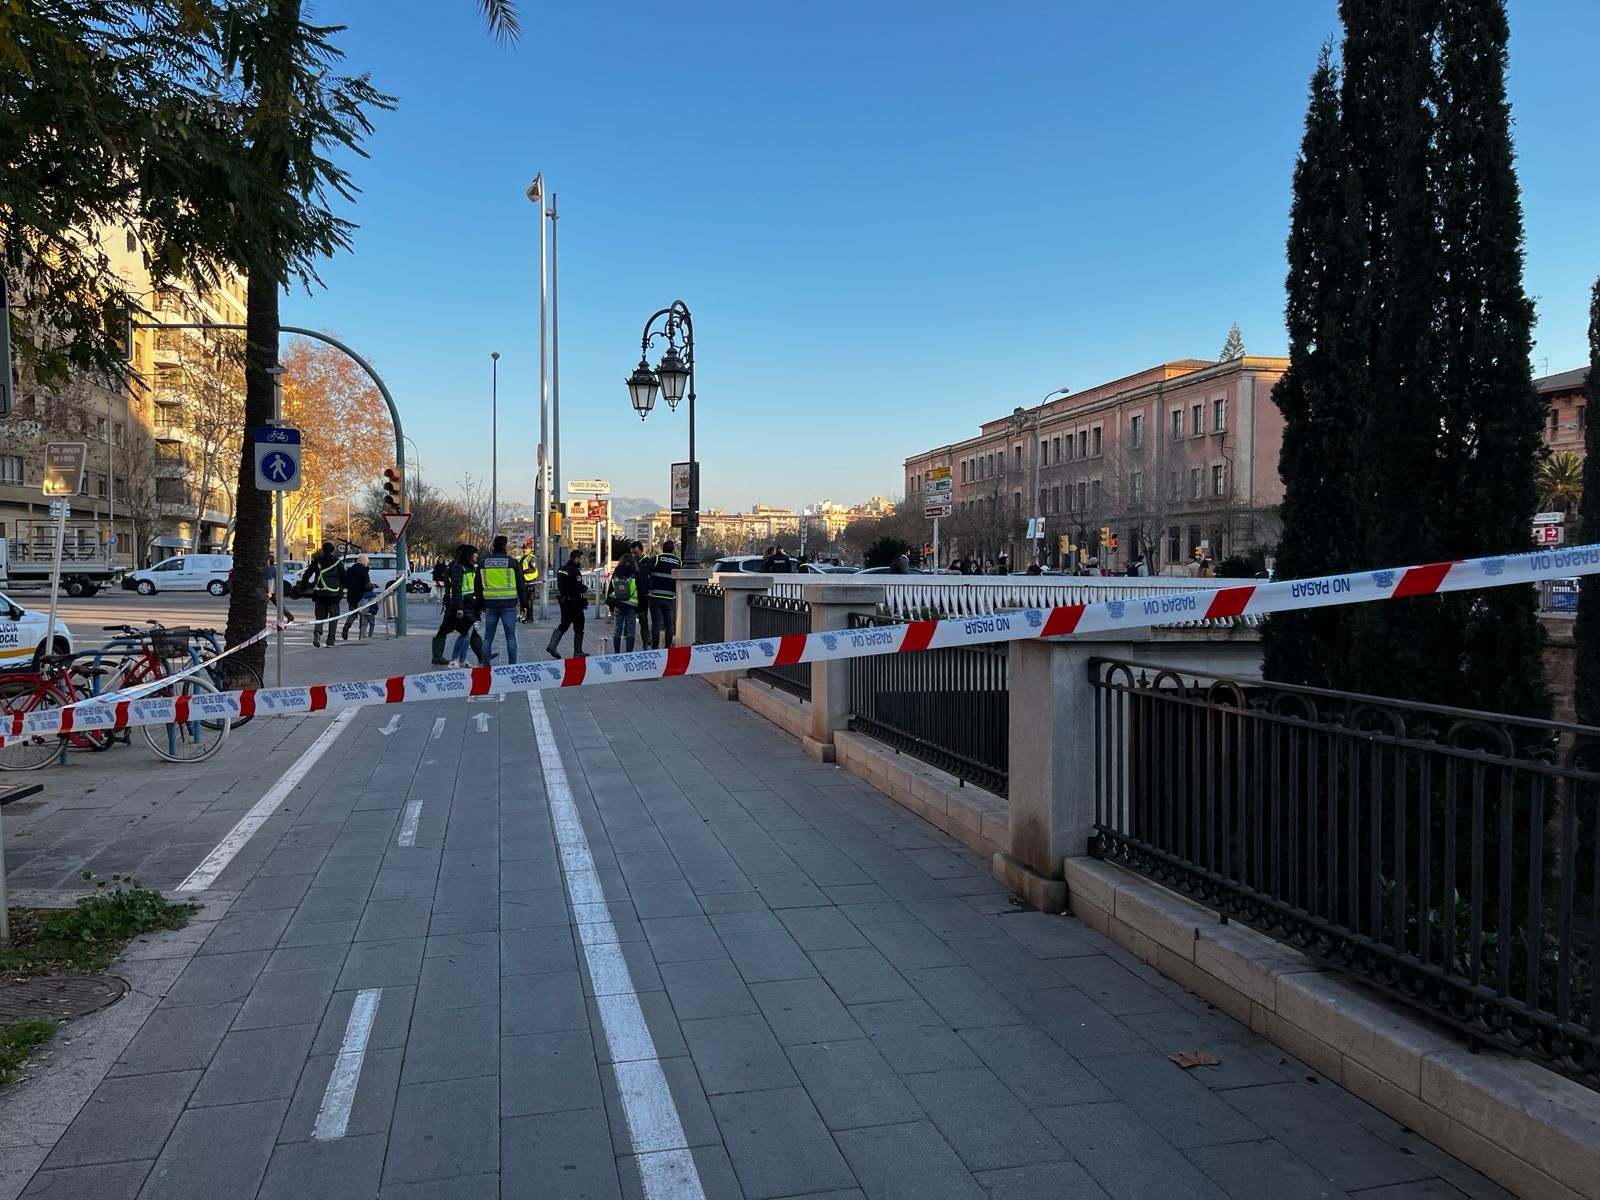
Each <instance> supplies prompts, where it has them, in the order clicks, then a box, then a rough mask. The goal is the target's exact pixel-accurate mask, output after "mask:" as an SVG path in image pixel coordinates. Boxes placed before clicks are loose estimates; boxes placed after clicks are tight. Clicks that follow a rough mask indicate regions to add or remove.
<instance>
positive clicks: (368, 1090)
mask: <svg viewBox="0 0 1600 1200" xmlns="http://www.w3.org/2000/svg"><path fill="white" fill-rule="evenodd" d="M336 1061H337V1057H336V1056H335V1055H332V1054H319V1055H315V1056H314V1057H312V1058H310V1059H307V1060H306V1064H305V1070H303V1071H301V1072H300V1082H299V1083H298V1084H297V1085H296V1087H295V1092H294V1099H293V1100H291V1101H290V1102H289V1113H288V1115H287V1116H285V1117H284V1119H283V1127H282V1128H281V1129H279V1130H278V1141H279V1142H304V1141H308V1140H309V1139H310V1138H311V1135H312V1133H313V1132H314V1131H315V1129H316V1125H317V1114H318V1113H319V1112H320V1111H321V1109H322V1100H323V1097H324V1096H325V1095H326V1094H327V1090H328V1080H329V1079H330V1078H332V1076H333V1067H334V1063H335V1062H336ZM404 1063H405V1051H404V1050H403V1049H401V1048H400V1047H398V1046H397V1047H395V1048H393V1049H390V1050H374V1049H372V1048H371V1046H368V1048H367V1053H366V1055H365V1056H364V1057H363V1058H362V1060H361V1078H360V1081H359V1084H358V1086H357V1088H356V1094H355V1100H354V1102H353V1103H352V1104H351V1105H350V1118H349V1121H348V1123H347V1124H346V1126H345V1136H346V1137H361V1136H364V1135H366V1134H372V1133H381V1134H388V1132H389V1125H390V1123H391V1122H392V1121H393V1120H394V1099H395V1094H396V1093H397V1092H398V1091H399V1090H400V1071H401V1068H402V1067H403V1066H404Z"/></svg>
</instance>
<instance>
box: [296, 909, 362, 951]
mask: <svg viewBox="0 0 1600 1200" xmlns="http://www.w3.org/2000/svg"><path fill="white" fill-rule="evenodd" d="M358 924H359V919H358V918H355V917H352V918H350V919H349V920H342V921H306V920H303V919H301V918H298V917H297V918H296V919H295V920H293V921H290V922H289V927H288V928H287V929H285V930H284V931H283V936H282V937H281V938H279V939H278V947H279V948H280V949H282V948H283V947H286V946H331V945H337V944H339V943H343V944H345V945H349V944H350V942H351V941H353V940H354V939H355V936H356V926H357V925H358Z"/></svg>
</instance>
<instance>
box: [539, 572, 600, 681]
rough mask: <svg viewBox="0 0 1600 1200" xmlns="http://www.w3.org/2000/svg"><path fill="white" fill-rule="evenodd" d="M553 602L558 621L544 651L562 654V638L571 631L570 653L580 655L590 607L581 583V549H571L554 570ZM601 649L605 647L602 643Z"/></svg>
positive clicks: (557, 656)
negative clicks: (554, 593) (585, 619)
mask: <svg viewBox="0 0 1600 1200" xmlns="http://www.w3.org/2000/svg"><path fill="white" fill-rule="evenodd" d="M556 604H557V605H558V606H559V607H560V609H561V624H559V625H557V626H556V631H555V632H554V633H552V634H551V635H550V644H549V645H547V646H546V647H545V652H546V653H547V654H549V655H550V657H551V658H560V657H561V650H560V646H561V638H562V636H563V635H564V634H565V633H566V632H567V630H569V629H570V630H572V656H573V657H574V658H582V657H584V654H583V619H584V616H585V615H586V613H587V610H588V607H589V591H588V585H587V584H585V583H584V582H583V551H582V550H574V551H573V552H572V557H570V558H568V559H567V561H566V563H565V564H564V565H563V566H562V568H561V569H560V570H559V571H557V572H556ZM601 649H602V650H603V649H604V645H602V647H601Z"/></svg>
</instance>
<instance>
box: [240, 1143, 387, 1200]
mask: <svg viewBox="0 0 1600 1200" xmlns="http://www.w3.org/2000/svg"><path fill="white" fill-rule="evenodd" d="M387 1145H388V1138H387V1137H385V1136H384V1135H382V1134H369V1135H368V1136H366V1137H349V1136H346V1137H342V1138H339V1139H337V1140H335V1141H328V1142H312V1141H305V1142H290V1143H286V1144H283V1145H280V1146H279V1147H278V1148H277V1149H276V1150H274V1151H273V1152H272V1160H271V1161H270V1162H269V1163H268V1164H267V1177H266V1178H265V1179H264V1180H263V1181H262V1183H261V1191H260V1192H258V1193H257V1196H256V1200H350V1198H351V1197H356V1196H375V1195H377V1192H378V1180H379V1178H380V1177H381V1176H382V1174H383V1156H384V1151H385V1150H386V1149H387Z"/></svg>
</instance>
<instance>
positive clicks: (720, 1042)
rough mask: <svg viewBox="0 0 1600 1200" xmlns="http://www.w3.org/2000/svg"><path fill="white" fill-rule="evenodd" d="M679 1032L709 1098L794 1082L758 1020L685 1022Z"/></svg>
mask: <svg viewBox="0 0 1600 1200" xmlns="http://www.w3.org/2000/svg"><path fill="white" fill-rule="evenodd" d="M682 1029H683V1037H684V1041H685V1042H686V1043H688V1046H689V1053H690V1055H692V1056H693V1058H694V1062H695V1066H696V1068H698V1069H699V1072H700V1079H701V1082H702V1083H703V1084H704V1085H705V1090H706V1094H707V1095H708V1096H715V1095H717V1094H718V1093H722V1092H748V1091H757V1090H760V1089H764V1088H782V1087H792V1086H793V1085H794V1084H795V1082H796V1080H795V1076H794V1072H793V1071H792V1070H790V1068H789V1061H788V1059H786V1058H785V1057H784V1053H783V1049H782V1047H780V1046H779V1045H778V1041H777V1039H776V1038H774V1037H773V1036H772V1031H771V1030H770V1029H768V1028H767V1023H766V1021H764V1020H763V1019H762V1018H761V1017H759V1016H741V1017H709V1018H707V1019H706V1020H703V1021H684V1022H683V1023H682Z"/></svg>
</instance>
